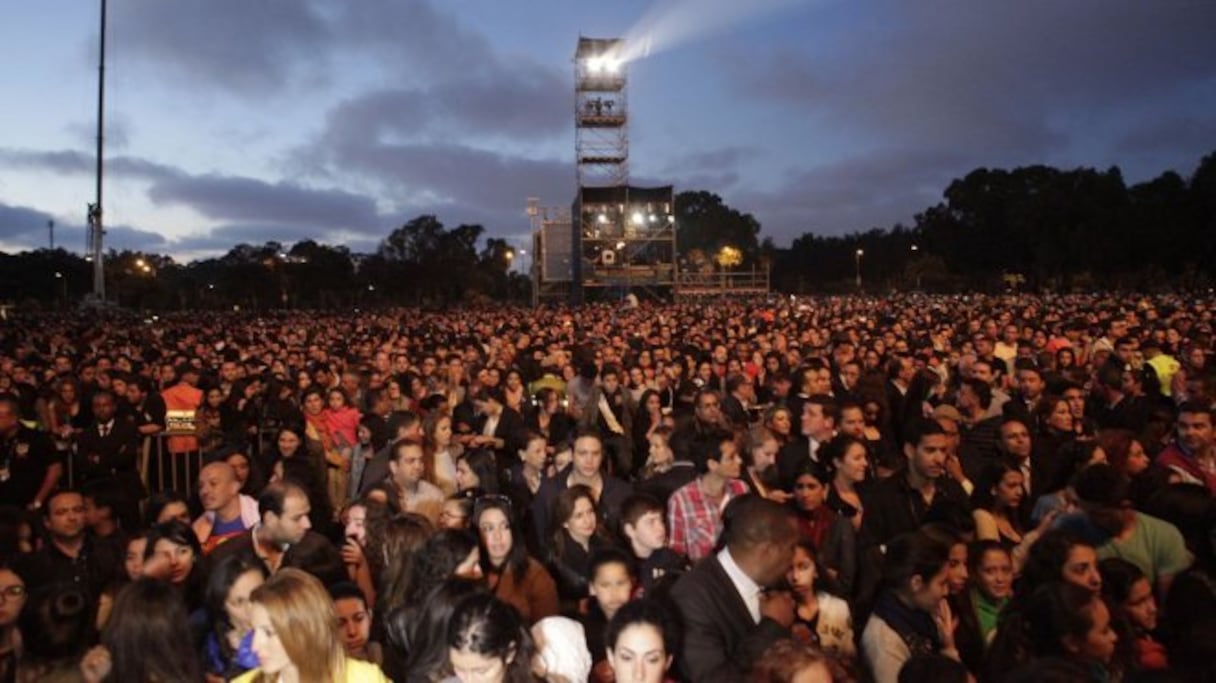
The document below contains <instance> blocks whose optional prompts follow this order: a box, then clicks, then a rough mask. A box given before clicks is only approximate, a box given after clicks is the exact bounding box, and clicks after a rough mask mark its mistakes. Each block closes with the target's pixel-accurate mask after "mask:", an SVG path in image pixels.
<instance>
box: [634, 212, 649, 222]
mask: <svg viewBox="0 0 1216 683" xmlns="http://www.w3.org/2000/svg"><path fill="white" fill-rule="evenodd" d="M633 222H634V223H635V224H637V225H641V224H642V223H645V222H646V217H645V216H643V215H642V212H641V211H634V212H633Z"/></svg>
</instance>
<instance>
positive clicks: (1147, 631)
mask: <svg viewBox="0 0 1216 683" xmlns="http://www.w3.org/2000/svg"><path fill="white" fill-rule="evenodd" d="M1098 571H1099V572H1101V573H1102V597H1103V598H1105V600H1106V603H1107V605H1108V606H1109V607H1110V608H1111V613H1112V614H1113V615H1114V618H1115V624H1116V630H1117V631H1119V634H1120V638H1119V645H1120V646H1121V648H1122V649H1124V650H1125V651H1126V653H1127V659H1128V661H1129V662H1131V663H1133V664H1134V667H1135V668H1136V669H1138V670H1141V671H1161V670H1166V669H1169V657H1168V655H1167V654H1166V650H1165V646H1164V645H1162V644H1161V642H1160V641H1158V640H1157V639H1156V638H1155V637H1154V632H1155V631H1156V630H1157V623H1158V619H1157V617H1158V614H1159V613H1158V611H1157V598H1156V597H1155V596H1154V595H1153V586H1152V584H1151V583H1149V581H1148V577H1147V576H1145V575H1144V572H1142V571H1140V568H1139V567H1137V566H1136V565H1134V564H1132V563H1131V562H1128V561H1127V560H1124V559H1122V558H1119V557H1108V558H1106V559H1105V560H1102V561H1101V562H1099V563H1098ZM1125 639H1126V642H1125Z"/></svg>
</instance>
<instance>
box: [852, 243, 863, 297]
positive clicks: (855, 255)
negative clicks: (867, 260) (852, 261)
mask: <svg viewBox="0 0 1216 683" xmlns="http://www.w3.org/2000/svg"><path fill="white" fill-rule="evenodd" d="M865 253H866V252H865V250H864V249H858V250H857V252H856V253H854V254H853V256H854V257H856V261H857V291H859V292H860V291H861V257H862V256H865Z"/></svg>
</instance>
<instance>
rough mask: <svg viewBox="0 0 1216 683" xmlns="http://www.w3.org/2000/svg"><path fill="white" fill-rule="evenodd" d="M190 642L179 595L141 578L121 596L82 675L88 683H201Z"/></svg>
mask: <svg viewBox="0 0 1216 683" xmlns="http://www.w3.org/2000/svg"><path fill="white" fill-rule="evenodd" d="M191 642H192V639H191V637H190V625H189V615H188V613H187V611H186V605H185V604H184V603H183V602H182V599H181V595H180V594H179V593H178V592H177V591H175V590H174V589H173V587H172V586H170V585H169V584H167V583H165V582H163V581H158V580H156V579H151V578H143V579H139V580H138V581H135V582H133V583H130V584H128V585H127V586H126V587H125V588H123V589H122V590H121V591H119V592H118V597H117V599H116V600H115V601H114V613H113V616H112V617H111V618H110V620H109V622H108V623H107V624H106V628H105V630H104V631H102V633H101V645H100V646H99V647H95V648H93V649H92V650H90V651H89V652H88V653H86V654H85V656H84V658H83V659H82V660H81V662H80V670H81V674H82V677H83V678H84V680H85V681H86V683H100V682H101V681H103V680H105V681H124V682H125V681H131V682H132V683H167V682H168V681H185V682H193V681H200V680H202V671H201V668H200V667H199V662H198V654H197V653H196V652H194V650H193V649H192V648H191V647H190V644H191Z"/></svg>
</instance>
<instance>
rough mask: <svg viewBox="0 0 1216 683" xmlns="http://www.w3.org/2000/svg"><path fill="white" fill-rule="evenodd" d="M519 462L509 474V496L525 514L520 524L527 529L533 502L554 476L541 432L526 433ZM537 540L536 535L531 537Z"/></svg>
mask: <svg viewBox="0 0 1216 683" xmlns="http://www.w3.org/2000/svg"><path fill="white" fill-rule="evenodd" d="M520 443H521V444H522V445H523V448H520V449H519V450H518V451H517V453H518V454H519V461H518V462H515V463H512V465H511V469H510V470H509V471H508V473H507V480H508V482H509V486H508V491H507V493H508V495H509V496H510V497H511V502H512V504H513V505H514V506H515V509H517V510H521V511H522V512H523V516H522V518H521V519H520V520H519V521H520V523H521V524H522V525H523V526H525V527H527V526H530V525H531V523H532V519H531V518H532V501H533V500H535V498H536V494H537V493H538V492H539V491H540V485H541V483H542V482H543V481H544V480H545V479H546V478H547V477H549V476H551V475H552V473H553V472H552V467H551V465H550V463H549V453H548V452H547V451H546V450H545V437H544V436H543V435H542V434H541V433H540V432H533V431H526V432H524V436H523V439H522V440H521V442H520ZM530 536H531V537H532V538H535V535H534V534H533V535H530Z"/></svg>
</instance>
